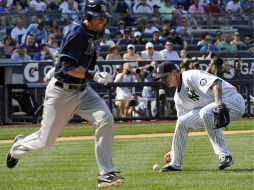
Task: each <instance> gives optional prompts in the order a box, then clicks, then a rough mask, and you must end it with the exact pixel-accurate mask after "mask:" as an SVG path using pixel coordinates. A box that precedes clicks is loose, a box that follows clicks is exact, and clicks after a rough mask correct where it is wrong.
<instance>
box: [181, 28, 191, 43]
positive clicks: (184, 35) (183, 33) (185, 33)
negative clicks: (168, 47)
mask: <svg viewBox="0 0 254 190" xmlns="http://www.w3.org/2000/svg"><path fill="white" fill-rule="evenodd" d="M179 36H180V37H181V38H182V39H183V40H184V41H186V42H187V43H188V44H189V43H190V44H192V42H193V35H192V33H191V32H188V29H187V28H186V26H182V27H181V31H180V33H179Z"/></svg>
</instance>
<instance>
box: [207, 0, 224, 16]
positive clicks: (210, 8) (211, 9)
mask: <svg viewBox="0 0 254 190" xmlns="http://www.w3.org/2000/svg"><path fill="white" fill-rule="evenodd" d="M205 12H206V13H216V16H218V15H221V13H222V10H221V8H220V6H219V3H218V0H211V2H210V3H209V4H208V5H207V6H206V8H205Z"/></svg>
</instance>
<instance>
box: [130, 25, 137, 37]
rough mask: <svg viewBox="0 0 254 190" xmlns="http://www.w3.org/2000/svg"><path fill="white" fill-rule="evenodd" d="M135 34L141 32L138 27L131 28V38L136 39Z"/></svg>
mask: <svg viewBox="0 0 254 190" xmlns="http://www.w3.org/2000/svg"><path fill="white" fill-rule="evenodd" d="M135 32H139V30H138V27H137V26H132V27H131V37H134V33H135Z"/></svg>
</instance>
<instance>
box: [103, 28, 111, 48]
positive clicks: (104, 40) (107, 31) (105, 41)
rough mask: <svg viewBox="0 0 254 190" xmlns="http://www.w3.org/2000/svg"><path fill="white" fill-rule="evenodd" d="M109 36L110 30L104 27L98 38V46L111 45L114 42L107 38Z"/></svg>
mask: <svg viewBox="0 0 254 190" xmlns="http://www.w3.org/2000/svg"><path fill="white" fill-rule="evenodd" d="M109 36H110V31H109V29H107V28H106V29H104V32H103V34H102V37H101V38H100V40H101V42H100V46H111V45H113V44H115V42H114V41H113V40H111V39H109Z"/></svg>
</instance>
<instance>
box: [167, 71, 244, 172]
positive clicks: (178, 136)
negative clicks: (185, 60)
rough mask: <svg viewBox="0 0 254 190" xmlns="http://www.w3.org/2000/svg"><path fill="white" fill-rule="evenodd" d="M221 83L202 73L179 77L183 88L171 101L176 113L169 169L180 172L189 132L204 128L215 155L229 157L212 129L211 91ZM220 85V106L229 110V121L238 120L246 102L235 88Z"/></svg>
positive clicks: (197, 72)
mask: <svg viewBox="0 0 254 190" xmlns="http://www.w3.org/2000/svg"><path fill="white" fill-rule="evenodd" d="M217 79H220V78H218V77H217V76H214V75H211V74H209V73H207V72H205V71H200V70H189V71H185V72H183V73H182V85H181V86H180V87H178V89H177V90H176V93H175V96H174V101H175V106H176V110H177V117H178V119H177V122H176V128H175V135H174V138H173V142H172V148H171V151H172V153H171V157H172V160H171V162H170V163H169V165H171V166H173V167H174V168H178V169H182V164H183V154H184V149H185V145H186V142H187V137H188V130H189V128H192V129H195V130H196V129H199V128H201V127H205V129H206V131H207V133H208V137H209V139H210V142H211V144H212V146H213V149H214V152H215V154H216V155H217V156H218V157H219V158H221V157H224V156H227V155H230V152H229V149H228V148H227V146H226V144H225V142H224V137H223V133H222V130H221V129H214V128H213V127H214V114H213V112H212V111H214V108H215V103H214V101H215V99H214V94H213V91H212V89H211V86H212V84H213V83H214V81H215V80H217ZM220 80H221V81H222V102H223V103H224V104H226V105H227V107H228V108H229V109H230V121H232V120H235V119H239V118H240V117H241V116H242V115H243V113H244V112H245V102H244V99H243V97H242V96H241V95H240V94H239V93H238V92H237V90H236V88H235V87H234V86H232V85H231V84H229V83H228V82H226V81H224V80H222V79H220Z"/></svg>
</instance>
